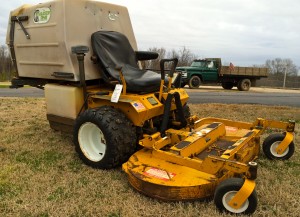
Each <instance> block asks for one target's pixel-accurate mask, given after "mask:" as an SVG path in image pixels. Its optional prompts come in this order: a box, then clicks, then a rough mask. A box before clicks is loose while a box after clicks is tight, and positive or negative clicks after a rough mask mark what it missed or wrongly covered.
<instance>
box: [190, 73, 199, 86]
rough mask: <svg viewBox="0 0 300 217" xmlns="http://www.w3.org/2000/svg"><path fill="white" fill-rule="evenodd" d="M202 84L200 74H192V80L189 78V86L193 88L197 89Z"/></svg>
mask: <svg viewBox="0 0 300 217" xmlns="http://www.w3.org/2000/svg"><path fill="white" fill-rule="evenodd" d="M200 84H201V79H200V78H199V77H198V76H196V75H194V76H192V77H191V78H190V80H189V87H190V88H191V89H197V88H199V87H200Z"/></svg>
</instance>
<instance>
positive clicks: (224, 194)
mask: <svg viewBox="0 0 300 217" xmlns="http://www.w3.org/2000/svg"><path fill="white" fill-rule="evenodd" d="M243 184H244V180H243V179H241V178H229V179H226V180H224V181H223V182H221V183H220V184H219V185H218V186H217V188H216V191H215V195H214V203H215V205H216V207H217V208H218V209H219V210H220V211H221V212H224V211H225V212H228V213H232V214H248V215H249V214H252V213H254V212H255V210H256V207H257V194H256V191H255V189H254V191H253V192H252V193H251V195H250V196H249V197H248V199H247V200H246V202H245V203H244V204H243V205H242V206H241V207H240V208H239V209H234V208H232V207H230V206H229V205H228V202H229V201H230V199H231V198H232V197H233V196H234V195H235V194H236V193H237V192H238V191H239V190H240V189H241V187H242V186H243Z"/></svg>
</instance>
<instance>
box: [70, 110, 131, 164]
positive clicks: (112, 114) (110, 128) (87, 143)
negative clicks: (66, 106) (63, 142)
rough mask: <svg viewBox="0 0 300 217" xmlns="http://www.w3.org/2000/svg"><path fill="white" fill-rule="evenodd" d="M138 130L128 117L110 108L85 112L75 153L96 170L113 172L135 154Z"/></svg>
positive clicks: (76, 129) (79, 122)
mask: <svg viewBox="0 0 300 217" xmlns="http://www.w3.org/2000/svg"><path fill="white" fill-rule="evenodd" d="M136 143H137V137H136V129H135V126H134V125H133V124H132V122H131V121H130V120H128V119H127V117H126V116H125V115H124V114H123V113H121V112H120V111H119V110H116V109H114V108H112V107H110V106H103V107H100V108H97V109H88V110H86V111H84V112H83V113H82V114H81V115H80V116H79V117H78V118H77V119H76V122H75V125H74V144H75V150H76V152H77V153H78V154H79V157H80V158H81V160H82V161H83V162H84V163H85V164H87V165H89V166H92V167H95V168H100V169H111V168H114V167H117V166H119V165H121V164H122V163H124V162H125V161H127V160H128V158H129V157H130V156H131V155H132V154H133V152H134V151H135V147H136Z"/></svg>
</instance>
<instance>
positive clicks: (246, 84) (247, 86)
mask: <svg viewBox="0 0 300 217" xmlns="http://www.w3.org/2000/svg"><path fill="white" fill-rule="evenodd" d="M248 88H249V83H248V82H244V83H243V89H245V90H246V89H248Z"/></svg>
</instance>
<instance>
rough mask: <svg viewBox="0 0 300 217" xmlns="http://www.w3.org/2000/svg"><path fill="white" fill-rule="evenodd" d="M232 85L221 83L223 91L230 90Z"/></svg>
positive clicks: (230, 83)
mask: <svg viewBox="0 0 300 217" xmlns="http://www.w3.org/2000/svg"><path fill="white" fill-rule="evenodd" d="M233 86H234V84H233V83H232V82H224V83H222V87H223V88H224V89H225V90H231V89H232V88H233Z"/></svg>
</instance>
